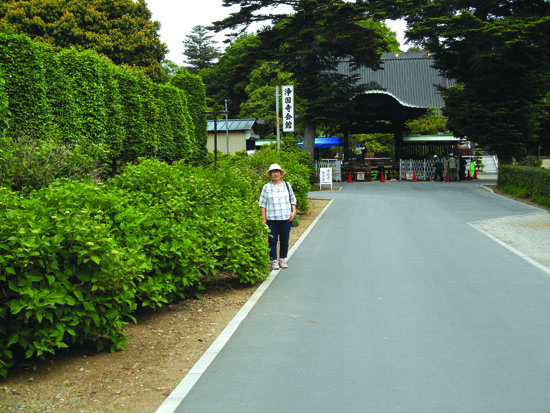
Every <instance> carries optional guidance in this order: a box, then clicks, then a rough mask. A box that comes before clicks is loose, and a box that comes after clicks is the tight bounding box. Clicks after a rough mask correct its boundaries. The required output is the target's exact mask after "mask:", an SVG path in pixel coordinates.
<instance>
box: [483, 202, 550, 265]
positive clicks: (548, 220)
mask: <svg viewBox="0 0 550 413" xmlns="http://www.w3.org/2000/svg"><path fill="white" fill-rule="evenodd" d="M473 225H475V226H476V227H478V228H480V229H482V230H484V231H486V232H488V233H489V234H491V235H492V236H494V237H495V238H498V239H499V240H501V241H502V242H504V243H505V244H507V245H509V246H511V247H513V248H515V249H517V250H518V251H521V252H522V253H524V254H525V255H527V256H529V257H531V258H532V259H534V260H535V261H537V262H539V263H541V264H542V265H544V266H546V267H548V268H550V214H549V213H547V212H542V213H538V214H533V215H523V216H515V217H506V218H500V219H492V220H489V221H480V222H475V223H474V224H473Z"/></svg>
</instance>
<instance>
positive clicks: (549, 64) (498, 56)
mask: <svg viewBox="0 0 550 413" xmlns="http://www.w3.org/2000/svg"><path fill="white" fill-rule="evenodd" d="M377 3H378V5H379V6H381V7H382V9H385V13H387V14H386V15H385V17H389V16H392V17H396V16H397V15H398V14H400V13H401V14H404V17H405V19H406V21H407V24H408V27H409V30H408V32H407V38H408V39H409V40H410V41H413V42H414V43H415V44H417V45H421V46H423V47H425V48H426V49H428V50H429V51H430V52H432V53H433V57H434V61H435V67H436V68H437V69H439V70H440V71H441V72H442V73H443V74H444V75H445V76H446V77H448V78H450V79H454V80H455V81H456V82H457V83H458V85H457V86H456V87H453V88H451V89H450V90H448V91H447V92H446V93H445V94H444V97H445V103H446V107H445V109H444V113H445V114H446V115H447V116H448V117H449V123H448V126H449V127H450V128H451V129H452V130H453V132H454V133H455V134H457V135H459V136H467V137H468V138H469V139H471V140H474V141H475V142H476V143H479V144H481V145H484V146H487V147H489V148H491V149H493V150H494V151H495V152H496V153H497V154H498V155H499V157H501V159H503V160H510V159H511V157H512V156H515V157H521V156H522V155H523V154H525V152H526V150H527V149H529V148H532V147H536V146H537V145H538V144H541V143H542V142H541V139H544V138H543V136H548V134H544V132H543V130H542V122H544V119H545V118H547V117H548V111H547V110H546V109H545V108H547V106H546V105H545V103H544V102H547V100H548V95H549V93H548V91H549V90H550V35H549V33H550V2H549V1H545V0H529V1H527V0H514V1H513V0H505V1H502V0H499V1H496V0H490V1H483V2H479V1H473V0H447V1H439V2H432V1H429V2H426V1H423V0H405V1H392V2H389V1H388V2H386V1H379V2H377ZM545 139H548V138H545Z"/></svg>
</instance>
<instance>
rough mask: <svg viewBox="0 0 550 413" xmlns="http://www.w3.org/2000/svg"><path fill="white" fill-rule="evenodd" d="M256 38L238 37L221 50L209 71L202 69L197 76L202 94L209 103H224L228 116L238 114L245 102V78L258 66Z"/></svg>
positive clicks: (251, 36)
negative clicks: (223, 50)
mask: <svg viewBox="0 0 550 413" xmlns="http://www.w3.org/2000/svg"><path fill="white" fill-rule="evenodd" d="M260 47H261V46H260V42H259V39H258V37H257V36H255V35H250V34H246V33H245V34H241V35H240V36H239V37H238V38H237V39H236V40H235V42H234V43H233V44H231V45H230V46H229V47H227V48H226V49H225V52H224V54H223V55H222V56H221V57H220V59H219V61H218V63H217V64H216V66H215V68H213V69H209V68H207V69H202V70H201V71H200V73H199V76H200V77H201V78H202V80H203V82H204V84H205V85H206V95H207V96H208V97H209V99H211V100H212V102H213V103H217V104H222V103H225V100H226V99H227V100H228V110H229V113H230V114H231V116H232V117H235V116H236V114H238V113H239V111H240V106H241V104H242V103H244V102H245V101H246V100H247V95H246V92H245V89H246V87H247V86H248V83H249V80H248V78H249V76H250V74H251V73H252V71H253V70H254V69H256V68H257V67H258V65H259V64H260V63H259V61H260V57H259V56H258V50H259V49H260Z"/></svg>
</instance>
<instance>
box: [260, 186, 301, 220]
mask: <svg viewBox="0 0 550 413" xmlns="http://www.w3.org/2000/svg"><path fill="white" fill-rule="evenodd" d="M288 188H289V189H290V197H289V194H288V190H287V187H286V184H285V181H281V184H280V185H275V184H274V183H273V182H268V183H267V184H265V185H264V187H263V189H262V194H261V195H260V202H259V204H260V208H265V217H266V219H267V220H268V221H283V220H288V219H290V215H291V214H292V205H291V203H290V201H292V204H293V205H296V197H295V196H294V192H293V191H292V187H291V186H290V184H288Z"/></svg>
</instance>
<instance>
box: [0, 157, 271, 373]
mask: <svg viewBox="0 0 550 413" xmlns="http://www.w3.org/2000/svg"><path fill="white" fill-rule="evenodd" d="M0 240H2V241H0V289H1V290H2V291H3V294H2V297H0V348H1V349H2V353H0V375H4V376H5V375H6V372H7V368H8V367H9V366H10V364H12V363H13V361H14V360H20V359H23V358H29V357H34V356H40V357H41V356H43V355H44V354H46V353H51V354H53V353H55V350H56V349H58V348H61V347H67V346H70V345H72V344H75V343H83V342H84V341H85V340H95V341H96V342H97V345H98V350H101V349H102V348H104V347H109V348H110V349H111V351H114V350H118V349H123V348H124V341H125V340H126V337H125V336H124V334H123V330H122V329H123V327H124V325H125V324H126V323H127V320H128V319H130V320H131V319H132V313H133V312H134V311H135V310H136V309H137V308H138V307H140V306H142V307H151V308H157V307H159V306H161V305H163V304H165V303H169V302H172V301H174V300H177V299H181V298H185V297H189V296H190V295H193V294H195V293H196V292H197V291H198V290H199V289H201V288H202V287H201V282H202V281H203V280H205V279H207V278H209V277H212V276H214V275H215V274H217V273H218V272H220V271H225V272H229V273H233V274H235V276H237V277H238V278H239V280H240V281H241V282H243V283H249V284H253V283H256V282H258V281H260V280H262V279H264V278H265V277H266V276H267V274H268V269H269V267H268V263H269V257H268V254H267V234H266V233H264V230H263V226H262V223H261V220H260V219H259V213H258V207H257V194H255V193H254V192H253V190H252V187H251V186H250V185H249V182H248V181H247V180H246V179H245V177H244V176H243V175H240V174H238V173H236V171H232V170H227V171H219V172H218V173H213V172H211V171H209V170H207V169H200V168H193V167H190V166H186V165H184V164H183V163H178V164H175V165H172V166H170V165H168V164H166V163H163V162H160V161H153V160H150V161H147V160H143V161H142V163H141V164H140V165H133V166H128V167H127V168H126V169H125V171H124V173H122V174H121V175H119V176H117V177H116V178H114V179H113V180H111V181H110V182H109V183H108V184H106V185H104V184H91V183H88V182H84V181H67V180H58V181H54V182H53V183H51V184H50V186H49V187H47V188H43V189H40V190H39V191H35V192H31V193H30V194H29V197H28V198H24V197H21V196H20V195H18V194H16V193H15V192H12V191H11V190H9V189H8V188H6V187H0Z"/></svg>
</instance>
